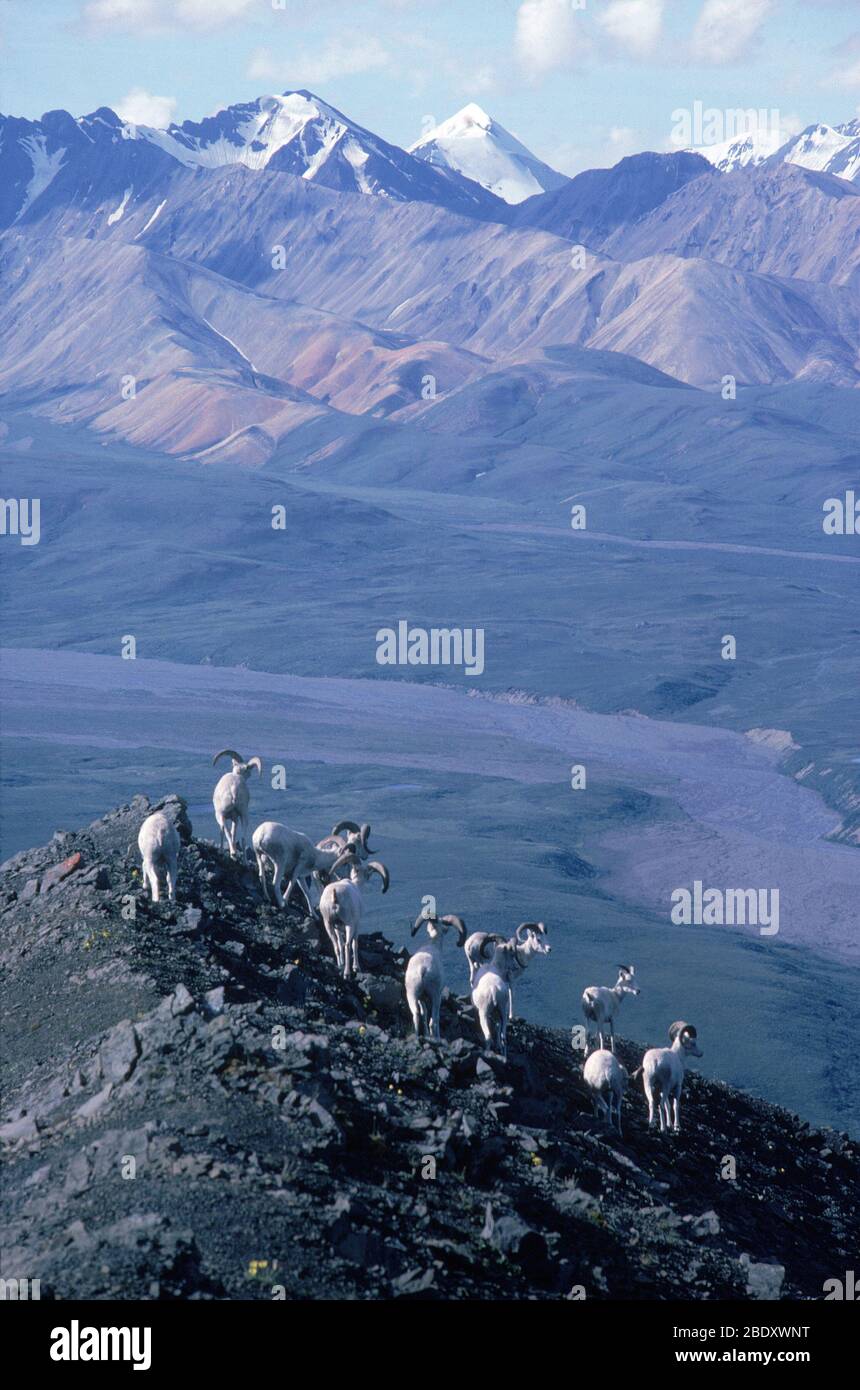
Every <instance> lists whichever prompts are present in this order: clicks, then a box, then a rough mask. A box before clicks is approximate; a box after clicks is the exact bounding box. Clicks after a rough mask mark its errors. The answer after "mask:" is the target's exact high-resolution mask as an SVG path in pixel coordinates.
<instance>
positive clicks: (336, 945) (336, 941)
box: [323, 917, 341, 969]
mask: <svg viewBox="0 0 860 1390" xmlns="http://www.w3.org/2000/svg"><path fill="white" fill-rule="evenodd" d="M323 926H324V927H325V933H326V936H327V937H328V939H329V941H330V942H331V949H332V951H333V952H334V958H335V962H336V964H337V967H338V969H340V964H341V961H340V938H339V936H338V931H337V927H335V926H333V925H332V924H331V923H330V922H329V921H328V919H327V918H326V917H323Z"/></svg>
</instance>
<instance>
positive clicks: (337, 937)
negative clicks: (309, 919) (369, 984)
mask: <svg viewBox="0 0 860 1390" xmlns="http://www.w3.org/2000/svg"><path fill="white" fill-rule="evenodd" d="M340 869H348V870H349V877H348V878H347V879H341V880H339V881H338V882H335V883H327V884H326V886H325V888H324V889H323V890H322V893H321V895H320V916H321V917H322V921H323V926H324V927H325V929H326V932H327V934H328V939H329V941H330V942H331V945H332V950H333V951H334V955H335V960H336V961H337V964H338V967H339V968H340V969H341V970H342V971H343V977H344V979H345V980H348V979H349V978H350V976H351V975H354V974H356V973H357V972H358V933H359V930H360V928H361V917H362V909H363V901H362V899H363V890H364V889H365V887H366V886H367V884H368V882H369V880H370V876H371V874H379V877H380V878H381V879H382V891H383V893H387V892H388V888H389V883H390V879H389V875H388V870H387V869H386V867H385V865H384V864H380V863H379V862H378V861H377V860H375V859H371V860H369V861H367V862H363V861H362V858H361V854H360V847H359V846H358V845H354V844H353V845H347V847H346V849H345V850H344V851H343V853H342V854H341V855H340V856H339V857H338V858H337V859H336V860H335V862H334V864H333V865H332V867H331V870H330V876H331V877H334V875H335V874H336V873H337V872H338V870H340Z"/></svg>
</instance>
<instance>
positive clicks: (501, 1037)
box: [472, 934, 513, 1061]
mask: <svg viewBox="0 0 860 1390" xmlns="http://www.w3.org/2000/svg"><path fill="white" fill-rule="evenodd" d="M512 957H513V944H512V942H510V941H505V939H504V937H502V936H495V935H492V934H491V935H489V936H488V937H487V939H486V941H484V942H482V943H481V947H480V950H479V952H478V960H479V966H478V973H477V976H476V977H475V983H474V985H473V986H472V1003H473V1004H474V1006H475V1008H476V1009H477V1012H478V1022H479V1023H480V1025H481V1032H482V1033H483V1035H484V1039H485V1042H486V1044H487V1051H489V1052H497V1053H498V1054H499V1055H500V1056H501V1057H502V1058H504V1060H505V1061H507V1056H508V1016H509V1014H510V1011H511V986H510V983H509V976H510V974H511V972H512Z"/></svg>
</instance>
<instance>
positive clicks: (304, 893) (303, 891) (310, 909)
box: [294, 878, 316, 917]
mask: <svg viewBox="0 0 860 1390" xmlns="http://www.w3.org/2000/svg"><path fill="white" fill-rule="evenodd" d="M294 881H295V883H296V884H297V885H298V888H299V891H300V893H301V895H302V897H303V898H304V900H305V902H306V903H307V907H308V916H309V917H314V916H316V909H315V907H314V905H313V903H312V902H311V895H310V893H309V892H308V890H307V887H306V883H305V880H304V879H303V878H297V879H295V880H294Z"/></svg>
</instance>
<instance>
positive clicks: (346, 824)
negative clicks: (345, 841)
mask: <svg viewBox="0 0 860 1390" xmlns="http://www.w3.org/2000/svg"><path fill="white" fill-rule="evenodd" d="M344 830H351V831H352V832H353V834H355V835H358V834H359V832H360V830H361V826H360V825H356V823H355V821H354V820H339V821H338V823H337V825H333V826H332V828H331V833H332V835H340V834H342V832H343V831H344Z"/></svg>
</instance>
